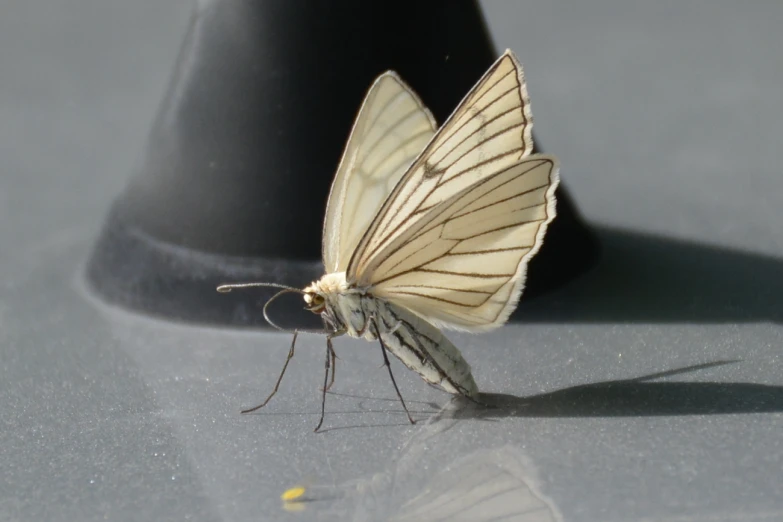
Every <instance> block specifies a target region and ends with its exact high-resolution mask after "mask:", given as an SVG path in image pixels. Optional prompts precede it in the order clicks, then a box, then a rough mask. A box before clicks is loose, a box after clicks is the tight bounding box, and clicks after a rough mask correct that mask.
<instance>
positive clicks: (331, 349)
mask: <svg viewBox="0 0 783 522" xmlns="http://www.w3.org/2000/svg"><path fill="white" fill-rule="evenodd" d="M321 320H322V321H323V323H324V330H330V329H331V330H334V327H332V326H331V324H330V323H328V322H327V321H326V318H324V316H323V315H321ZM342 333H343V332H342V331H335V332H334V333H332V336H334V337H336V336H338V335H340V334H342ZM326 349H327V350H328V351H329V352H330V354H331V357H332V378H331V379H330V380H329V385H328V386H327V387H326V391H329V390H330V389H331V387H332V385H333V384H334V374H335V372H336V371H337V359H338V357H337V352H335V351H334V346H332V340H331V338H330V337H327V339H326Z"/></svg>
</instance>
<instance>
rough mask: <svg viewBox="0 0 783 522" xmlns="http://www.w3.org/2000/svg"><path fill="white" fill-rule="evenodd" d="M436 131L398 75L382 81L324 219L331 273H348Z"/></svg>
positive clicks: (369, 98) (370, 95) (367, 102)
mask: <svg viewBox="0 0 783 522" xmlns="http://www.w3.org/2000/svg"><path fill="white" fill-rule="evenodd" d="M434 133H435V120H434V119H433V117H432V115H431V114H430V112H429V111H428V110H427V108H426V107H425V106H424V105H423V104H422V102H421V100H420V99H419V98H418V96H416V94H415V93H414V92H413V91H412V90H411V89H410V87H408V86H407V85H406V84H405V83H404V82H403V81H402V80H401V79H400V78H399V77H398V76H397V75H396V74H395V73H394V72H391V71H389V72H386V73H384V74H382V75H381V76H379V77H378V79H377V80H375V82H374V83H373V85H372V86H371V87H370V89H369V91H368V92H367V95H366V96H365V98H364V101H363V102H362V106H361V108H360V109H359V114H358V115H357V117H356V120H355V122H354V125H353V129H352V130H351V134H350V137H349V138H348V143H347V144H346V146H345V150H344V151H343V156H342V159H341V160H340V165H339V167H338V169H337V174H336V175H335V178H334V181H333V182H332V188H331V191H330V193H329V201H328V203H327V207H326V218H325V219H324V229H323V245H322V254H323V262H324V266H325V267H326V271H327V273H331V272H342V271H345V270H346V268H347V266H348V261H349V260H350V256H351V254H352V253H353V251H354V250H355V249H356V245H357V244H358V243H359V239H360V238H361V236H362V234H364V232H365V230H366V229H367V227H368V226H369V224H370V221H371V220H372V218H373V217H374V216H375V215H376V214H377V213H378V210H379V209H380V208H381V205H382V204H383V201H384V200H385V199H386V197H387V196H388V195H389V193H390V192H391V190H392V188H394V186H395V185H396V184H397V182H398V181H399V180H400V178H401V177H402V175H403V174H404V173H405V171H406V170H407V168H408V167H409V166H410V164H411V163H412V162H413V160H414V159H415V158H416V157H417V156H418V155H419V153H421V151H422V149H423V148H424V146H425V145H426V144H427V142H428V141H429V140H430V138H432V135H433V134H434Z"/></svg>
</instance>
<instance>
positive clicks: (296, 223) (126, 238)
mask: <svg viewBox="0 0 783 522" xmlns="http://www.w3.org/2000/svg"><path fill="white" fill-rule="evenodd" d="M517 51H518V52H519V54H520V59H522V61H523V63H524V53H525V50H524V49H519V50H517ZM497 56H498V53H497V52H496V51H495V49H494V48H493V46H492V44H491V41H490V38H489V35H488V33H487V29H486V26H485V24H484V21H483V18H482V15H481V11H480V9H479V7H478V5H477V3H476V2H474V1H469V0H440V1H433V2H420V1H413V0H392V1H386V2H366V1H364V0H341V1H339V2H313V1H308V0H265V1H237V0H212V1H209V2H200V4H199V7H198V8H197V10H196V11H195V12H194V14H193V17H192V20H191V25H190V28H189V31H188V33H187V36H186V38H185V41H184V43H183V46H182V49H181V52H180V56H179V60H178V62H177V65H176V68H175V69H174V72H173V77H172V79H171V83H170V86H169V89H168V92H167V94H166V96H165V99H164V100H163V103H162V104H161V106H160V109H159V112H158V115H157V118H156V121H155V123H154V126H153V129H152V131H151V134H150V137H149V142H148V143H147V148H146V150H145V152H144V160H143V161H142V162H141V164H140V168H139V170H137V171H136V172H134V173H133V176H132V177H131V180H130V182H129V184H128V186H127V188H126V189H125V191H124V192H123V193H122V194H121V195H120V196H119V198H118V199H117V201H116V202H115V204H114V206H113V208H112V210H111V212H110V214H109V216H108V218H107V222H106V224H105V226H104V229H103V232H102V234H101V236H100V238H99V239H98V241H97V243H96V245H95V248H94V250H93V254H92V257H91V259H90V261H89V264H88V269H87V277H88V280H89V282H90V285H91V287H92V288H93V289H94V290H95V291H96V292H97V293H98V294H99V295H100V296H101V297H103V298H104V299H106V300H108V301H110V302H112V303H115V304H119V305H122V306H125V307H128V308H132V309H135V310H137V311H141V312H144V313H148V314H151V315H156V316H163V317H167V318H172V319H179V320H186V321H192V322H199V323H211V324H233V325H262V324H264V321H263V318H262V317H261V313H260V309H259V307H258V303H259V301H260V300H263V299H265V298H266V297H268V296H269V295H270V294H269V292H266V291H244V292H233V293H231V294H228V295H223V294H219V293H217V292H216V291H215V287H216V285H217V284H219V283H224V282H241V281H259V280H260V281H269V282H277V283H284V284H289V285H293V286H296V287H303V286H304V285H306V284H307V283H309V282H310V281H311V280H313V279H315V278H318V277H320V275H321V274H322V271H323V268H322V266H321V263H320V251H321V227H322V221H323V215H324V209H325V204H326V198H327V195H328V190H329V186H330V183H331V181H332V177H333V175H334V172H335V169H336V167H337V163H338V160H339V157H340V154H341V152H342V149H343V146H344V144H345V141H346V139H347V137H348V133H349V130H350V128H351V124H352V122H353V118H354V116H355V115H356V113H357V111H358V109H359V104H360V102H361V100H362V98H363V96H364V94H365V92H366V91H367V89H368V87H369V86H370V84H371V83H372V81H373V80H374V79H375V77H376V76H377V75H378V74H380V73H382V72H383V71H385V70H387V69H393V70H396V71H397V72H398V73H399V74H400V76H401V77H402V78H403V79H404V80H405V81H406V82H407V83H408V84H409V85H411V86H412V87H413V89H414V90H415V91H416V92H417V93H418V94H419V95H420V96H421V98H422V99H423V101H424V103H425V104H426V105H427V106H428V107H429V108H430V110H432V112H433V114H434V115H435V117H436V119H437V120H438V122H439V123H442V122H443V120H444V119H445V118H446V117H447V116H448V115H449V114H450V113H451V111H452V110H453V109H454V108H455V107H456V105H457V103H458V102H459V101H460V100H461V99H462V97H463V96H464V95H465V94H466V93H467V92H468V90H469V89H470V88H471V87H472V86H473V85H474V84H475V82H476V81H477V80H478V79H479V78H480V77H481V75H482V74H483V73H484V72H485V71H486V70H487V68H488V67H489V66H490V65H491V64H492V63H493V62H494V61H495V59H496V58H497ZM533 113H534V115H535V101H534V102H533ZM552 152H555V153H556V151H552ZM564 167H565V171H566V172H567V173H568V174H567V175H566V177H567V176H568V175H570V173H571V172H573V171H574V169H573V168H570V167H569V166H564ZM595 252H596V248H595V243H594V241H593V239H592V236H591V235H590V234H589V232H588V230H587V229H586V228H585V227H584V225H583V224H582V223H581V221H580V219H579V217H578V215H577V214H576V212H575V209H574V207H573V205H572V204H571V203H570V201H569V199H568V198H567V197H566V196H565V194H564V190H563V188H562V185H561V188H560V189H559V197H558V217H557V219H556V220H555V221H554V222H553V223H552V225H551V226H550V228H549V232H548V234H547V239H546V240H545V242H544V246H543V248H542V249H541V251H540V252H539V254H538V255H537V256H536V258H534V259H533V261H532V263H531V266H530V271H529V278H528V288H527V290H526V292H525V298H529V297H530V296H532V295H535V294H537V293H540V292H542V291H545V290H547V289H550V288H552V287H554V286H556V285H559V284H561V283H563V282H565V281H567V280H568V279H570V278H572V277H573V276H575V275H577V274H579V273H581V272H583V271H584V270H585V269H586V268H588V267H589V266H590V265H591V264H592V261H593V258H594V257H595ZM299 309H300V303H299V302H298V301H297V302H296V305H289V306H288V307H286V306H283V307H282V308H280V309H278V310H276V315H277V316H280V314H282V315H283V316H284V317H285V316H288V317H287V318H288V319H289V321H288V324H300V319H299V317H300V315H305V313H304V312H301V310H299ZM306 315H309V314H306ZM302 320H304V318H303V319H302Z"/></svg>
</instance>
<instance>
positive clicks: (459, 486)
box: [391, 446, 562, 522]
mask: <svg viewBox="0 0 783 522" xmlns="http://www.w3.org/2000/svg"><path fill="white" fill-rule="evenodd" d="M529 474H530V464H529V463H528V461H527V459H526V457H525V456H524V454H522V453H521V452H520V451H519V450H517V449H516V448H515V447H514V446H504V447H501V448H497V449H493V450H481V451H477V452H476V453H473V454H471V455H468V456H467V457H465V458H463V459H458V460H457V461H456V462H454V463H453V464H451V465H450V466H448V467H446V468H444V469H443V470H441V471H440V473H438V474H437V475H435V476H434V477H433V478H432V479H431V480H430V482H429V484H428V485H427V486H426V487H425V489H424V491H423V492H422V493H421V494H420V495H418V496H416V497H414V498H413V499H411V500H409V501H408V502H406V503H405V504H404V505H403V506H402V508H401V509H400V512H399V513H398V514H397V515H396V516H393V517H392V518H391V520H394V521H396V522H403V521H406V522H407V521H410V522H413V521H420V520H428V521H437V520H449V521H461V520H464V521H489V520H511V521H519V522H523V521H524V522H549V521H556V520H562V518H561V517H560V515H559V513H558V512H557V510H556V508H555V507H554V505H553V504H552V502H551V501H550V500H549V499H547V498H546V497H544V496H543V495H542V494H541V493H540V492H538V491H536V490H535V489H534V488H533V487H532V486H531V484H530V483H529V482H528V481H529V479H528V475H529Z"/></svg>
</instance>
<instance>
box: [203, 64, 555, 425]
mask: <svg viewBox="0 0 783 522" xmlns="http://www.w3.org/2000/svg"><path fill="white" fill-rule="evenodd" d="M532 128H533V117H532V114H531V111H530V99H529V97H528V93H527V88H526V86H525V81H524V77H523V73H522V67H521V65H520V63H519V61H518V60H517V58H516V57H515V55H514V54H513V53H512V52H511V51H510V50H507V51H506V52H505V53H504V54H503V55H502V56H501V57H500V58H499V59H498V60H497V61H496V62H495V63H494V64H493V65H492V66H491V67H490V69H489V70H488V71H487V72H486V73H485V74H484V76H483V77H482V78H481V79H480V80H479V82H478V83H477V84H476V85H475V86H474V87H473V89H471V91H470V92H469V93H468V94H467V96H466V97H465V98H464V99H463V100H462V101H461V102H460V104H459V106H458V107H457V109H456V110H455V111H454V113H453V114H452V115H451V116H450V117H449V118H448V119H447V120H446V122H445V123H444V124H443V126H442V127H440V129H438V128H437V126H436V123H435V120H434V118H433V116H432V114H431V113H430V111H429V110H428V109H427V108H426V107H425V106H424V104H423V103H422V101H421V99H420V98H419V97H418V96H417V95H416V94H415V93H414V92H413V90H412V89H411V88H410V87H408V86H407V85H406V84H405V83H404V82H403V81H402V80H401V79H400V77H399V76H398V75H397V74H396V73H394V72H392V71H388V72H386V73H384V74H382V75H380V76H379V77H378V78H377V79H376V80H375V82H374V83H373V84H372V86H371V87H370V89H369V91H368V93H367V95H366V97H365V99H364V102H363V103H362V105H361V108H360V110H359V114H358V116H357V117H356V120H355V122H354V125H353V129H352V131H351V133H350V137H349V138H348V143H347V145H346V147H345V150H344V152H343V156H342V159H341V160H340V164H339V167H338V169H337V174H336V176H335V178H334V181H333V183H332V188H331V192H330V194H329V199H328V203H327V209H326V218H325V220H324V226H323V244H322V253H323V264H324V267H325V269H326V274H325V275H324V276H323V277H321V279H319V280H318V281H315V282H313V283H312V284H310V285H309V286H307V287H306V288H304V289H303V290H299V289H296V288H292V287H286V286H283V285H275V284H271V283H239V284H225V285H221V286H219V287H218V291H220V292H228V291H231V290H232V289H235V288H245V287H249V286H273V287H279V288H283V290H282V291H281V292H279V293H278V294H276V295H275V296H274V297H273V298H272V299H270V300H269V301H267V304H266V305H265V307H264V317H265V318H266V319H267V321H269V322H270V324H272V325H274V323H272V322H271V321H270V319H269V317H268V315H267V313H266V308H267V306H268V305H269V304H270V303H271V302H272V301H273V300H274V299H276V298H277V297H278V296H279V295H281V294H283V293H286V292H292V291H293V292H299V293H301V294H303V296H304V302H305V307H306V308H307V309H308V310H310V311H311V312H313V313H315V314H319V315H320V316H321V318H322V320H323V323H324V328H325V330H324V332H323V333H326V345H327V353H326V364H325V366H326V372H325V374H324V386H323V389H322V390H323V394H324V395H323V398H322V403H321V418H320V421H319V422H318V426H316V428H315V431H318V430H319V429H320V428H321V425H322V424H323V420H324V411H325V403H326V395H325V394H326V391H327V389H328V388H329V387H330V386H331V385H332V383H333V382H334V364H335V358H336V355H335V352H334V348H333V346H332V339H333V338H334V337H337V336H340V335H349V336H351V337H357V338H359V337H363V338H365V339H367V340H368V341H376V340H377V341H379V344H380V346H381V351H382V353H383V360H384V364H385V365H386V367H387V369H388V370H389V375H390V377H391V380H392V383H393V385H394V388H395V391H396V392H397V396H398V397H399V399H400V401H401V403H402V405H403V408H404V409H405V412H406V413H407V414H408V419H409V420H410V422H411V423H414V422H415V421H414V419H413V417H411V415H410V413H409V412H408V409H407V407H406V406H405V401H404V400H403V398H402V395H401V394H400V391H399V388H398V387H397V384H396V382H395V381H394V375H393V374H392V372H391V366H390V365H389V358H388V355H387V352H391V353H392V354H394V355H395V356H396V357H397V358H398V359H399V360H400V361H402V363H403V364H404V365H405V366H407V367H408V368H409V369H411V370H413V371H415V372H417V373H418V374H419V375H420V376H421V377H422V378H423V379H424V380H425V381H426V382H428V383H429V384H431V385H434V386H436V387H438V388H440V389H442V390H445V391H446V392H448V393H451V394H457V395H462V396H465V397H468V398H470V399H474V400H475V399H476V398H477V396H478V393H479V392H478V387H477V386H476V383H475V381H474V380H473V375H472V373H471V369H470V366H469V365H468V363H467V361H465V359H464V358H463V357H462V354H461V353H460V351H459V350H458V349H457V348H456V347H455V346H454V345H453V344H452V343H451V342H450V341H449V340H448V339H447V338H446V337H445V336H444V335H443V333H442V332H441V329H452V330H461V331H466V332H484V331H488V330H492V329H493V328H497V327H499V326H501V325H503V324H504V323H505V322H506V321H507V319H508V317H509V315H510V314H511V312H512V311H513V310H514V308H515V307H516V304H517V302H518V300H519V297H520V295H521V293H522V290H523V288H524V285H525V276H526V269H527V265H528V262H529V261H530V259H531V258H532V257H533V256H534V255H535V254H536V252H538V250H539V248H540V247H541V244H542V242H543V239H544V235H545V233H546V230H547V225H548V224H549V223H550V222H551V221H552V219H554V217H555V189H556V188H557V185H558V161H557V159H556V158H555V157H554V156H551V155H545V154H532V151H533V137H532ZM298 333H299V332H298V331H294V332H293V334H294V335H293V339H292V342H291V347H290V350H289V353H288V359H286V362H285V365H284V366H283V371H282V372H281V374H280V377H279V378H278V380H277V383H276V385H275V388H274V390H273V391H272V393H271V394H270V395H269V397H268V398H267V399H266V401H264V402H263V403H262V404H261V405H259V406H257V407H255V408H251V409H249V410H245V411H244V412H250V411H255V410H257V409H259V408H261V407H263V406H265V405H266V404H267V402H269V400H270V399H271V398H272V396H274V394H275V393H276V392H277V389H278V387H279V385H280V382H281V380H282V377H283V374H284V373H285V369H286V367H287V366H288V363H289V362H290V360H291V358H292V357H293V355H294V346H295V344H296V337H297V334H298ZM330 368H331V376H332V380H331V382H329V383H328V384H327V380H328V376H329V371H330Z"/></svg>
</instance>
